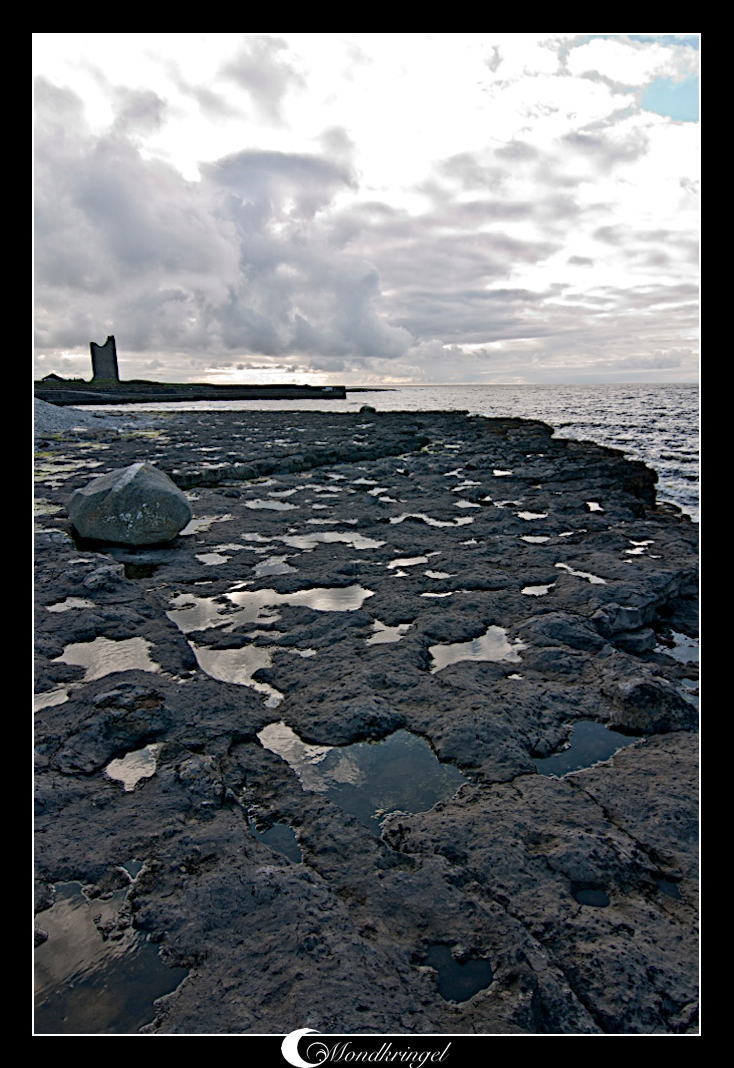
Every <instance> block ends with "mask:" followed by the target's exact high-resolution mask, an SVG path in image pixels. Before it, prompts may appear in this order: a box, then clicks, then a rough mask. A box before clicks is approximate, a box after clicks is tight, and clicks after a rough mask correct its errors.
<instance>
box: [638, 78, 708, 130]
mask: <svg viewBox="0 0 734 1068" xmlns="http://www.w3.org/2000/svg"><path fill="white" fill-rule="evenodd" d="M642 106H643V108H644V109H645V110H646V111H654V112H656V113H657V114H658V115H667V117H668V118H670V119H676V120H678V121H679V122H698V78H697V77H696V75H695V74H692V75H691V76H690V78H686V79H685V80H684V81H682V82H674V81H672V79H670V78H656V79H655V81H654V82H652V83H651V84H650V85H649V86H648V87H647V89H646V90H645V92H644V93H643V94H642Z"/></svg>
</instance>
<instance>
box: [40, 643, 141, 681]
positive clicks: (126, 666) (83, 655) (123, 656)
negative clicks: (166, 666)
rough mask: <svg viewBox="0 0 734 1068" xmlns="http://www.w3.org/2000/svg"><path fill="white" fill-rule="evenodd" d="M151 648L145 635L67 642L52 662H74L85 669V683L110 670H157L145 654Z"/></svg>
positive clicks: (99, 677) (102, 675) (110, 671)
mask: <svg viewBox="0 0 734 1068" xmlns="http://www.w3.org/2000/svg"><path fill="white" fill-rule="evenodd" d="M152 648H153V645H152V643H151V642H149V641H146V640H145V638H125V639H123V640H121V641H114V640H113V639H111V638H95V639H94V641H93V642H74V643H72V644H71V645H67V646H66V648H65V649H64V651H63V653H62V654H61V656H57V657H55V658H54V660H53V663H55V664H59V663H61V664H76V665H78V666H79V667H83V668H86V669H87V673H86V675H85V676H84V681H85V682H92V681H93V680H94V679H101V678H103V677H104V676H105V675H111V674H112V673H113V672H114V671H160V670H161V668H160V664H155V663H153V661H152V660H151V659H150V656H149V655H148V653H149V650H150V649H152Z"/></svg>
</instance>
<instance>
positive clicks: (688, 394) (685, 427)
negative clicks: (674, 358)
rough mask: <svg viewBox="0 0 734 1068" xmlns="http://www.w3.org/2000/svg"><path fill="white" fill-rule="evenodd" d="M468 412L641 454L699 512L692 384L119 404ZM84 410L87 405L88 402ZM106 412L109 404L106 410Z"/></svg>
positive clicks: (670, 492)
mask: <svg viewBox="0 0 734 1068" xmlns="http://www.w3.org/2000/svg"><path fill="white" fill-rule="evenodd" d="M363 404H369V405H371V406H372V407H373V408H376V409H377V410H378V411H447V410H448V411H466V412H468V413H470V414H472V415H486V416H517V417H520V418H525V419H541V420H542V421H543V422H544V423H548V424H549V425H550V426H552V427H553V428H554V429H555V432H556V434H557V435H558V436H559V437H564V438H574V439H576V440H577V441H595V442H597V443H598V444H600V445H608V446H611V447H612V448H615V449H620V450H621V451H622V452H624V453H625V454H626V455H627V456H629V457H630V458H631V459H634V460H643V461H644V462H645V463H646V464H647V465H648V466H649V467H653V468H654V469H655V470H656V471H657V473H658V477H659V483H658V499H659V500H662V501H669V502H671V503H673V504H676V505H678V507H679V508H681V509H682V510H683V511H684V512H686V513H687V514H688V515H690V516H691V517H692V518H693V519H695V520H696V521H697V520H698V514H699V484H698V483H699V391H698V386H697V385H691V384H683V383H679V384H667V385H666V384H663V385H658V384H628V385H618V384H615V385H578V386H570V385H569V386H559V385H542V386H540V385H538V386H531V385H523V386H509V385H491V386H489V385H463V386H453V385H447V386H440V385H435V386H402V387H399V388H395V389H385V390H374V391H372V390H360V391H359V392H352V393H348V394H347V399H346V400H342V401H318V400H316V401H312V400H308V401H307V400H303V401H300V400H299V401H213V402H208V401H196V402H193V403H191V404H171V403H168V404H166V403H160V404H135V405H120V406H116V407H117V408H118V410H123V409H124V410H135V411H143V410H149V411H150V410H156V411H158V410H166V409H172V410H178V411H181V410H182V409H189V410H199V411H202V410H207V409H209V410H216V409H226V410H232V409H235V410H246V411H258V410H259V411H330V412H340V411H341V412H344V411H352V412H353V411H359V409H360V408H361V406H362V405H363ZM87 410H89V409H87ZM104 410H106V411H110V410H111V409H110V407H107V408H106V409H104Z"/></svg>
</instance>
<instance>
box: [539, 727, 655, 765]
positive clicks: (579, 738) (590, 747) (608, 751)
mask: <svg viewBox="0 0 734 1068" xmlns="http://www.w3.org/2000/svg"><path fill="white" fill-rule="evenodd" d="M636 741H637V739H636V738H631V737H630V736H629V735H627V734H620V732H619V731H614V730H610V729H609V728H608V727H605V726H604V724H603V723H597V722H596V720H592V719H582V720H579V721H578V723H575V724H574V725H573V727H572V728H571V734H570V737H569V743H568V745H567V747H566V748H565V749H563V750H562V751H561V752H560V753H554V754H553V756H549V757H542V758H539V759H537V760H534V761H533V763H534V764H535V767H536V768H537V770H538V771H539V772H540V774H541V775H552V776H554V777H555V778H560V777H561V776H562V775H566V774H567V773H568V772H570V771H580V770H581V768H590V767H591V766H592V765H593V764H598V763H600V762H601V761H603V760H609V758H610V757H611V756H614V754H615V753H616V752H617V750H618V749H623V748H624V747H625V746H626V745H632V743H633V742H636Z"/></svg>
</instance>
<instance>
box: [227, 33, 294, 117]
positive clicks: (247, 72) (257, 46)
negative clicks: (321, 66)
mask: <svg viewBox="0 0 734 1068" xmlns="http://www.w3.org/2000/svg"><path fill="white" fill-rule="evenodd" d="M284 52H285V53H286V54H287V52H288V45H287V44H286V42H285V41H281V40H280V39H279V38H277V37H265V36H262V37H249V38H247V39H246V40H245V41H244V42H243V44H242V48H241V49H240V51H239V52H238V54H237V55H236V56H235V57H234V59H232V60H230V61H229V62H228V63H227V64H225V66H224V67H222V70H221V71H220V75H221V76H222V77H224V78H228V79H229V80H230V81H232V82H234V83H235V84H236V85H238V86H239V87H240V88H241V89H244V90H246V91H247V93H248V94H249V96H250V98H251V100H252V102H253V104H254V105H255V108H256V109H257V111H259V112H260V114H261V115H262V116H263V118H265V119H269V120H270V121H271V122H281V121H282V107H283V101H284V98H285V96H286V94H287V93H288V91H289V90H290V89H296V88H301V87H303V86H305V80H304V78H303V75H302V74H300V73H299V72H298V71H297V70H296V69H295V68H294V67H292V66H291V65H290V64H289V63H288V62H287V61H286V60H285V58H283V56H282V53H284Z"/></svg>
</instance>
